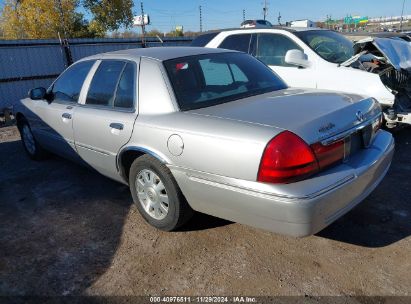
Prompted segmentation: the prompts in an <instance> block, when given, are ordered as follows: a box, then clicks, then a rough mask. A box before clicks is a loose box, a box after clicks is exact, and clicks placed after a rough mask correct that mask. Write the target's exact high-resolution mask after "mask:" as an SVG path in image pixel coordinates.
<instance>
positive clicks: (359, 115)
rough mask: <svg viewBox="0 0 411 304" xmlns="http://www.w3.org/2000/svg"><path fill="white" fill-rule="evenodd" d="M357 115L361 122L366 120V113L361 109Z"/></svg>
mask: <svg viewBox="0 0 411 304" xmlns="http://www.w3.org/2000/svg"><path fill="white" fill-rule="evenodd" d="M355 115H356V116H357V119H358V121H359V122H363V121H364V120H365V115H364V114H363V113H362V112H361V111H358V112H357V113H355Z"/></svg>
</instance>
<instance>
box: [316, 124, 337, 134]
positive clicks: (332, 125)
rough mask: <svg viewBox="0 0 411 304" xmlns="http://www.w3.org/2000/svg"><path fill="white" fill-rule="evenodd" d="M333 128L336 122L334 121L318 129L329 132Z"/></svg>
mask: <svg viewBox="0 0 411 304" xmlns="http://www.w3.org/2000/svg"><path fill="white" fill-rule="evenodd" d="M332 128H335V124H333V123H332V122H330V123H328V124H326V125H324V126H322V127H321V128H319V129H318V131H319V132H321V133H324V132H327V131H329V130H331V129H332Z"/></svg>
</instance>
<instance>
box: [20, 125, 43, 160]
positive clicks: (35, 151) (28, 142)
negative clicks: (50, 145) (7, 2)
mask: <svg viewBox="0 0 411 304" xmlns="http://www.w3.org/2000/svg"><path fill="white" fill-rule="evenodd" d="M18 128H19V131H20V135H21V140H22V142H23V146H24V150H26V152H27V154H28V156H29V157H30V158H31V159H33V160H41V159H43V158H44V157H45V156H46V155H47V152H46V151H45V150H44V149H43V148H42V147H41V146H40V144H39V143H38V142H37V140H36V139H35V138H34V135H33V132H32V131H31V128H30V126H29V124H28V122H27V121H26V120H25V119H23V120H21V121H20V122H19V123H18Z"/></svg>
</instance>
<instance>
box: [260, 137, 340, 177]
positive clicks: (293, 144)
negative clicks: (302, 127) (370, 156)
mask: <svg viewBox="0 0 411 304" xmlns="http://www.w3.org/2000/svg"><path fill="white" fill-rule="evenodd" d="M344 149H345V146H344V140H341V141H338V142H335V143H332V144H331V145H327V146H325V145H322V144H321V143H316V144H313V145H311V146H309V145H308V144H307V143H306V142H305V141H304V140H303V139H301V138H300V137H299V136H297V135H295V134H294V133H292V132H289V131H284V132H282V133H280V134H279V135H277V136H276V137H274V138H273V139H272V140H271V141H270V142H269V143H268V144H267V146H266V148H265V150H264V153H263V156H262V158H261V163H260V168H259V171H258V176H257V181H259V182H264V183H276V184H288V183H292V182H297V181H301V180H303V179H305V178H307V177H309V176H311V175H313V174H315V173H317V172H319V171H320V170H322V169H324V168H326V167H328V166H330V165H332V164H335V163H337V162H340V161H342V160H343V159H344Z"/></svg>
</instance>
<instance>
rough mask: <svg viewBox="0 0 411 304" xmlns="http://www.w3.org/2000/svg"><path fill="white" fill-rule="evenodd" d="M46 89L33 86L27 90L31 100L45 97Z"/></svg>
mask: <svg viewBox="0 0 411 304" xmlns="http://www.w3.org/2000/svg"><path fill="white" fill-rule="evenodd" d="M46 95H47V91H46V89H45V88H34V89H31V90H30V91H29V97H30V99H33V100H41V99H45V98H46Z"/></svg>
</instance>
